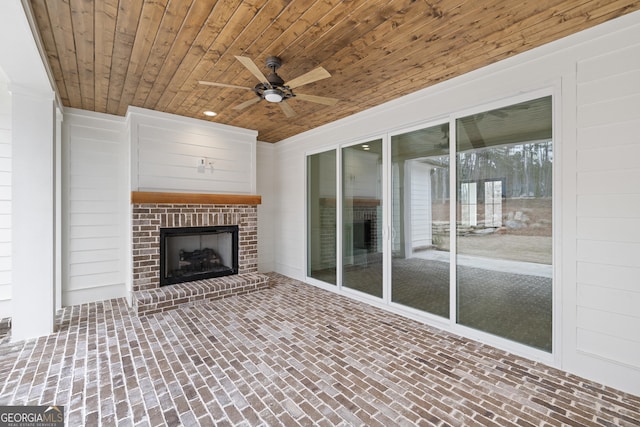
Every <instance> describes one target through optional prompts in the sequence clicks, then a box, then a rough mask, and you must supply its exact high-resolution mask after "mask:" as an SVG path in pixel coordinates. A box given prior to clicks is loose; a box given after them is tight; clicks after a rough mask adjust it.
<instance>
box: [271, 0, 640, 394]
mask: <svg viewBox="0 0 640 427" xmlns="http://www.w3.org/2000/svg"><path fill="white" fill-rule="evenodd" d="M639 44H640V12H635V13H631V14H628V15H625V16H623V17H621V18H618V19H616V20H612V21H610V22H607V23H605V24H602V25H600V26H596V27H594V28H592V29H590V30H587V31H583V32H581V33H578V34H574V35H572V36H570V37H567V38H565V39H561V40H558V41H557V42H554V43H551V44H549V45H545V46H541V47H539V48H536V49H532V50H530V51H528V52H525V53H523V54H520V55H517V56H515V57H512V58H509V59H507V60H504V61H500V62H498V63H495V64H492V65H490V66H488V67H485V68H482V69H479V70H476V71H474V72H471V73H468V74H466V75H464V76H460V77H458V78H455V79H451V80H449V81H446V82H443V83H441V84H438V85H436V86H433V87H431V88H427V89H425V90H423V91H419V92H416V93H413V94H410V95H408V96H405V97H402V98H400V99H397V100H394V101H391V102H389V103H387V104H384V105H381V106H378V107H374V108H372V109H370V110H368V111H365V112H363V113H360V114H356V115H354V116H351V117H348V118H345V119H341V120H339V121H336V122H334V123H331V124H329V125H326V126H323V127H320V128H317V129H314V130H312V131H309V132H306V133H303V134H300V135H297V136H295V137H292V138H289V139H287V140H284V141H281V142H279V143H277V144H276V153H275V157H276V161H275V163H276V165H280V166H281V167H280V168H278V169H277V173H276V176H275V177H274V183H275V186H276V193H277V198H278V199H277V200H278V201H277V210H276V211H275V213H274V217H275V218H278V221H277V223H276V227H275V230H274V231H275V235H274V241H275V246H276V251H275V256H276V259H275V263H274V265H275V267H276V271H277V272H279V273H282V274H285V275H288V276H291V277H294V278H297V279H304V278H305V274H304V273H305V269H304V252H305V220H304V206H305V205H304V200H305V189H304V185H303V183H304V182H305V176H304V161H305V155H306V154H307V153H309V152H317V151H321V150H323V149H325V148H328V147H333V146H335V144H348V143H351V142H355V141H359V140H360V141H361V140H365V139H368V138H376V137H379V136H384V135H385V134H387V133H390V132H394V133H395V132H399V131H401V130H404V129H409V128H414V127H415V126H417V125H427V124H429V123H432V122H433V121H440V120H443V118H444V119H446V118H448V117H449V115H450V114H458V113H462V112H465V111H471V110H473V111H477V110H474V109H475V108H477V107H478V106H481V108H485V109H491V108H497V107H499V106H501V105H503V104H501V103H503V102H505V101H504V100H505V99H510V100H513V99H520V100H523V99H522V98H521V97H523V96H533V95H534V94H535V95H536V96H543V95H544V93H542V92H545V91H548V92H547V93H546V94H547V95H548V94H549V93H551V94H553V99H554V144H555V145H554V162H555V164H554V169H555V170H554V176H555V177H554V180H555V181H554V185H555V187H554V273H553V274H554V298H555V305H554V353H553V355H551V357H547V356H546V355H542V354H540V353H536V352H535V351H531V350H530V349H523V348H521V347H522V346H520V347H518V346H514V345H513V344H512V343H509V342H505V340H499V339H496V338H495V337H491V336H487V335H486V334H485V335H481V334H476V333H475V332H474V331H469V330H465V329H464V328H460V327H459V325H456V324H455V322H454V321H452V322H450V323H448V324H447V323H437V322H436V321H434V320H433V319H430V318H428V317H419V316H417V315H416V314H415V313H412V312H406V311H402V310H401V309H400V308H397V307H390V306H388V305H384V304H382V303H380V304H379V305H380V306H381V307H384V308H385V309H388V310H390V311H395V312H399V313H401V314H404V315H407V316H410V317H414V318H417V319H419V320H421V321H424V322H426V323H431V324H434V325H435V326H438V327H443V328H445V329H447V330H450V331H452V332H454V333H460V334H465V335H467V336H470V337H472V338H474V339H479V340H482V341H484V342H487V343H489V344H492V345H496V346H499V347H501V348H504V349H506V350H508V351H513V352H515V353H518V354H522V355H525V356H527V357H531V358H534V359H538V360H541V361H543V362H544V363H550V364H553V365H554V366H557V367H559V368H562V369H564V370H566V371H569V372H572V373H576V374H578V375H581V376H584V377H587V378H590V379H592V380H596V381H599V382H602V383H605V384H607V385H610V386H613V387H616V388H619V389H622V390H625V391H629V392H631V393H634V394H639V395H640V366H639V365H640V356H639V355H640V347H639V346H638V342H640V338H639V334H640V324H639V323H638V316H639V313H640V312H639V311H638V309H637V308H638V307H639V306H640V304H639V302H638V294H639V292H640V280H638V277H640V275H639V274H638V273H639V271H638V270H639V269H640V264H639V263H640V238H639V237H640V236H639V235H638V230H640V220H639V214H638V212H640V194H639V186H638V183H639V182H640V169H639V167H638V163H639V162H638V159H640V150H639V148H638V146H639V140H638V131H637V129H638V128H639V123H638V122H639V118H640V116H639V111H640V96H639V91H638V82H639V81H640V80H639V78H638V77H639V75H638V66H637V64H638V62H637V61H638V60H639V59H640V49H639V48H638V45H639ZM509 102H512V101H509Z"/></svg>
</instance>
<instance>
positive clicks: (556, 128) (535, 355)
mask: <svg viewBox="0 0 640 427" xmlns="http://www.w3.org/2000/svg"><path fill="white" fill-rule="evenodd" d="M561 89H562V85H561V81H560V80H557V81H555V82H551V83H550V84H548V85H545V86H543V87H538V88H533V89H531V90H529V91H526V92H519V93H518V94H516V95H513V96H505V97H504V98H501V99H498V100H494V101H490V102H485V103H481V104H478V105H476V106H475V107H472V108H467V109H463V110H456V111H455V112H452V113H450V114H448V115H446V116H440V117H439V118H434V119H432V120H425V121H421V122H419V123H413V124H407V125H406V126H401V127H400V126H398V127H395V128H393V129H389V130H388V131H387V132H386V133H384V134H373V135H367V136H365V137H362V138H357V139H353V140H350V141H343V142H341V143H338V144H331V145H327V146H325V147H322V148H318V149H316V150H313V151H309V152H306V153H305V176H307V174H306V172H307V171H306V167H307V161H306V159H307V157H308V156H310V155H313V154H318V153H322V152H326V151H331V150H336V175H337V176H336V179H337V181H336V209H337V211H336V245H337V247H336V256H337V260H336V268H337V272H336V276H337V277H336V278H337V285H336V286H334V285H331V284H326V283H323V282H321V281H319V280H316V279H314V278H311V277H306V279H305V280H306V281H307V283H310V284H312V285H315V286H318V287H321V288H323V289H327V290H330V291H332V292H337V293H339V294H344V295H348V296H349V297H352V298H354V299H356V300H361V301H363V302H366V303H368V304H371V305H374V306H377V307H380V308H383V309H385V310H388V311H392V312H394V313H397V314H400V315H402V316H405V317H408V318H411V319H414V320H417V321H419V322H423V323H426V324H429V325H433V326H435V327H439V328H442V329H444V330H446V331H449V332H452V333H455V334H458V335H461V336H463V337H466V338H470V339H475V340H478V341H480V342H483V343H486V344H488V345H493V346H496V347H498V348H501V349H503V350H506V351H510V352H513V353H514V354H519V355H522V356H524V357H528V358H531V359H534V360H538V361H541V362H543V363H547V364H549V365H553V366H558V365H559V363H560V360H561V351H562V341H561V331H562V325H561V319H562V313H561V304H560V301H561V297H562V294H561V289H560V284H559V278H560V277H562V274H561V265H562V263H561V248H560V247H559V246H558V244H559V242H560V240H559V236H560V235H561V229H562V217H561V215H560V212H559V209H558V207H559V206H560V201H561V197H562V186H561V184H562V183H561V182H560V176H561V174H560V172H559V171H558V170H557V166H556V165H560V164H562V162H561V159H562V141H561V135H562V129H561V128H560V125H561V123H562V120H561V117H560V114H561V111H562V110H561ZM545 96H551V103H552V141H553V156H554V160H553V164H554V166H553V172H552V183H553V194H552V221H553V231H552V251H553V254H552V271H553V273H552V342H553V345H552V351H551V352H546V351H543V350H539V349H536V348H533V347H530V346H528V345H525V344H521V343H518V342H515V341H511V340H509V339H506V338H502V337H499V336H496V335H492V334H489V333H487V332H483V331H480V330H477V329H473V328H470V327H467V326H464V325H461V324H458V323H457V317H458V312H457V274H456V267H457V265H456V254H457V245H456V235H457V224H456V223H457V212H456V208H457V203H458V194H457V174H458V171H457V168H456V159H457V154H458V153H457V147H456V141H457V135H456V131H457V129H456V128H457V126H456V121H457V120H458V119H460V118H462V117H466V116H469V115H472V114H478V113H482V112H486V111H490V110H494V109H499V108H505V107H508V106H510V105H514V104H518V103H521V102H526V101H530V100H534V99H537V98H541V97H545ZM445 123H448V124H449V159H450V160H449V164H450V170H449V200H450V206H449V220H450V236H449V239H450V241H449V248H450V249H449V250H450V252H449V273H450V275H449V318H448V319H447V318H444V317H440V316H437V315H434V314H430V313H427V312H424V311H421V310H418V309H415V308H411V307H407V306H404V305H402V304H399V303H394V302H393V301H391V255H392V200H391V197H392V188H391V186H392V182H391V174H392V170H391V169H392V161H391V160H392V159H391V154H392V152H391V137H392V136H395V135H399V134H402V133H407V132H411V131H414V130H419V129H423V128H428V127H431V126H438V125H442V124H445ZM378 139H381V140H382V150H383V162H382V203H383V210H382V211H383V219H382V227H383V229H382V238H383V284H382V287H383V293H382V298H377V297H373V296H371V295H367V294H365V293H363V292H359V291H356V290H353V289H348V288H346V287H344V286H342V282H343V280H342V279H343V275H342V254H343V252H342V220H343V218H342V210H343V207H342V198H343V194H342V179H343V176H342V167H343V165H342V163H343V158H342V157H343V156H342V149H343V148H345V147H350V146H353V145H357V144H363V143H366V142H370V141H372V140H378ZM307 197H308V195H307V194H306V186H305V201H304V203H305V216H306V219H305V222H307V221H308V212H307V209H308V201H307ZM308 226H309V224H308V222H307V232H305V245H304V247H305V248H307V247H308V246H307V238H308ZM305 252H306V250H305ZM307 257H308V254H307V253H305V256H304V262H305V276H307V274H306V272H307Z"/></svg>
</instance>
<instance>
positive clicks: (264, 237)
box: [256, 142, 276, 273]
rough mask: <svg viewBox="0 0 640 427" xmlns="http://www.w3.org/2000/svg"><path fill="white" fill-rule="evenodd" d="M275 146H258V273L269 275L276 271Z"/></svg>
mask: <svg viewBox="0 0 640 427" xmlns="http://www.w3.org/2000/svg"><path fill="white" fill-rule="evenodd" d="M274 152H275V148H274V145H273V144H271V143H268V142H258V144H257V146H256V159H257V166H258V168H257V172H256V181H257V182H256V186H257V194H259V195H260V196H261V197H262V203H261V204H260V205H258V271H260V272H261V273H268V272H270V271H274V261H275V254H274V252H275V246H274V244H273V242H274V240H273V236H274V230H273V224H274V222H275V217H274V216H273V212H274V209H275V208H276V204H275V202H276V195H275V191H274V186H273V177H274V176H275V173H274V172H275V166H274Z"/></svg>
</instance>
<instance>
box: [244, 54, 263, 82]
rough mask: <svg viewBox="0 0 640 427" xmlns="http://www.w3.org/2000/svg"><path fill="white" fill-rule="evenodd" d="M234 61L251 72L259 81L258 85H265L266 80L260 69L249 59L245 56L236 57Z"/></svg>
mask: <svg viewBox="0 0 640 427" xmlns="http://www.w3.org/2000/svg"><path fill="white" fill-rule="evenodd" d="M236 59H237V60H238V61H240V62H241V63H242V65H244V66H245V67H246V69H247V70H249V71H251V74H253V75H254V76H256V78H257V79H258V80H259V81H260V83H267V82H268V80H267V78H266V77H265V75H264V74H262V71H260V68H258V66H257V65H256V63H255V62H253V60H252V59H251V58H247V57H246V56H236Z"/></svg>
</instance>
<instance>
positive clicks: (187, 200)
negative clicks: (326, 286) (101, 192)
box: [131, 191, 262, 205]
mask: <svg viewBox="0 0 640 427" xmlns="http://www.w3.org/2000/svg"><path fill="white" fill-rule="evenodd" d="M131 203H139V204H142V203H170V204H175V205H179V204H185V205H259V204H260V203H262V197H261V196H256V195H251V194H204V193H198V194H196V193H165V192H158V191H132V192H131Z"/></svg>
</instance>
